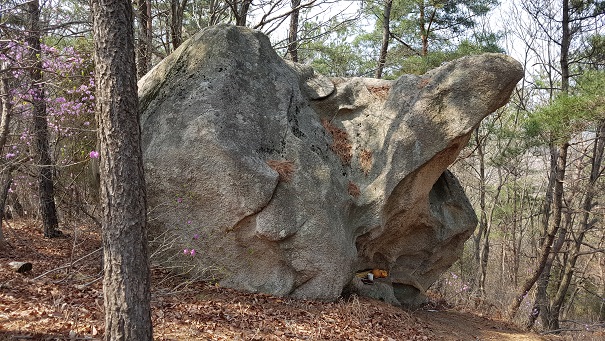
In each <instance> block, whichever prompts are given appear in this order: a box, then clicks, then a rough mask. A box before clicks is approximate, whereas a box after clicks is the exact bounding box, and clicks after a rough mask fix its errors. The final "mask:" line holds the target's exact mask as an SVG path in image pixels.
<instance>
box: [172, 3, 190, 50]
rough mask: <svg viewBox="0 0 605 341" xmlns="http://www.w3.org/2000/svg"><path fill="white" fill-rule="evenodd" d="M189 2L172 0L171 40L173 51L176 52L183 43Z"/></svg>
mask: <svg viewBox="0 0 605 341" xmlns="http://www.w3.org/2000/svg"><path fill="white" fill-rule="evenodd" d="M186 6H187V0H183V2H182V3H180V2H179V0H170V38H171V40H172V49H173V51H174V50H176V49H177V48H178V47H179V46H181V44H182V43H183V14H184V11H185V7H186Z"/></svg>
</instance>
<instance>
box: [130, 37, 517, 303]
mask: <svg viewBox="0 0 605 341" xmlns="http://www.w3.org/2000/svg"><path fill="white" fill-rule="evenodd" d="M522 75H523V70H522V67H521V65H520V64H519V63H518V62H516V61H515V60H514V59H512V58H510V57H507V56H505V55H501V54H484V55H479V56H470V57H464V58H461V59H458V60H455V61H452V62H450V63H447V64H445V65H443V66H441V67H439V68H437V69H435V70H432V71H430V72H428V73H426V74H424V75H422V76H415V75H405V76H402V77H400V78H399V79H397V80H395V81H387V80H377V79H369V78H327V77H324V76H322V75H319V74H316V73H315V72H314V71H313V69H311V68H310V67H308V66H304V65H300V64H292V63H288V62H286V61H284V60H282V59H281V58H280V57H279V56H278V55H277V54H276V53H275V51H274V50H273V49H272V47H271V44H270V41H269V39H268V38H267V37H266V36H264V35H263V34H262V33H260V32H258V31H254V30H251V29H248V28H244V27H235V26H228V25H219V26H214V27H210V28H208V29H205V30H203V31H201V32H200V33H198V34H197V35H195V36H194V37H192V38H191V39H189V40H188V41H186V42H185V43H183V44H182V45H181V46H180V47H179V48H178V49H177V50H176V51H175V52H174V53H172V54H171V55H170V56H168V57H167V58H165V59H164V60H163V61H162V62H161V63H160V64H158V65H157V66H156V67H155V68H154V69H153V70H151V71H150V72H149V73H148V74H147V75H146V76H145V77H144V78H143V79H141V80H140V81H139V98H140V101H141V126H142V131H143V158H144V164H145V171H146V181H147V194H148V202H149V207H150V226H151V228H152V235H153V236H154V241H153V243H152V247H153V248H154V250H155V253H156V255H157V257H158V258H157V259H158V260H159V261H160V262H162V263H163V264H165V265H168V266H172V267H176V268H178V269H180V271H183V272H187V273H189V274H191V275H194V276H201V277H203V278H212V279H215V280H218V281H219V282H220V285H223V286H228V287H233V288H238V289H244V290H248V291H253V292H265V293H269V294H274V295H284V296H285V295H288V296H293V297H299V298H309V299H327V300H331V299H335V298H337V297H339V296H340V295H341V294H342V292H343V290H347V291H355V292H358V293H360V294H364V295H368V296H373V297H377V298H381V299H384V300H387V301H389V302H391V303H393V304H407V305H415V304H418V303H421V301H422V299H423V297H424V296H423V294H424V292H425V290H426V289H427V288H428V287H429V286H430V285H431V284H432V283H433V282H434V281H435V280H436V279H437V278H438V277H439V275H440V274H441V273H442V272H444V271H445V270H446V269H447V268H448V267H450V266H451V264H452V263H454V262H455V261H456V260H457V259H458V258H459V257H460V255H461V252H462V247H463V243H464V242H465V240H466V239H467V238H468V237H469V236H470V235H471V233H472V231H473V230H474V228H475V226H476V223H477V219H476V216H475V214H474V212H473V209H472V207H471V205H470V204H469V202H468V199H467V198H466V196H465V194H464V192H463V190H462V188H461V186H460V184H459V183H458V181H457V180H456V178H455V177H454V176H453V175H452V174H451V173H450V172H449V171H447V167H448V166H449V165H450V164H451V163H452V162H453V161H454V160H455V159H456V157H457V155H458V154H459V152H460V151H461V149H462V148H463V147H464V146H465V145H466V143H467V142H468V139H469V136H470V134H471V132H472V131H473V129H474V128H475V127H476V126H477V125H478V124H479V123H480V121H481V120H482V119H483V118H484V117H485V116H486V115H488V114H490V113H492V112H493V111H495V110H496V109H498V108H499V107H501V106H503V105H504V104H505V103H506V102H507V101H508V98H509V96H510V94H511V92H512V90H513V89H514V87H515V85H516V83H517V82H518V81H519V80H520V79H521V77H522ZM191 249H194V250H196V253H195V255H193V256H192V255H191V251H190V250H191ZM184 250H187V253H185V252H184ZM371 268H379V269H385V270H388V272H389V276H388V277H387V278H385V279H381V281H380V282H378V281H377V282H376V285H373V286H368V285H364V284H362V283H361V282H360V280H359V278H357V277H355V273H356V272H357V271H359V270H363V269H371Z"/></svg>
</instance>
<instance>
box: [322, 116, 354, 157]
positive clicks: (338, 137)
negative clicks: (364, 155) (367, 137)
mask: <svg viewBox="0 0 605 341" xmlns="http://www.w3.org/2000/svg"><path fill="white" fill-rule="evenodd" d="M321 124H322V125H323V127H324V128H325V129H326V131H327V132H328V133H329V134H330V135H331V136H332V145H331V146H330V149H332V151H333V152H334V154H336V155H338V157H339V158H340V161H341V162H342V164H343V165H348V164H350V163H351V158H352V157H353V152H352V149H353V146H352V145H351V142H350V141H349V134H348V133H347V131H346V130H344V129H340V128H338V127H337V126H335V125H334V124H333V123H332V122H330V121H329V120H327V119H325V118H322V119H321Z"/></svg>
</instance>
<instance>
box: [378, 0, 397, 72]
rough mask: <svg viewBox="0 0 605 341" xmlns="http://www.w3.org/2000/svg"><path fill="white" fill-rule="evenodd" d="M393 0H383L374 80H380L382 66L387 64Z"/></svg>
mask: <svg viewBox="0 0 605 341" xmlns="http://www.w3.org/2000/svg"><path fill="white" fill-rule="evenodd" d="M392 7H393V0H385V2H384V12H383V14H382V46H381V47H380V55H379V56H378V66H377V67H376V72H375V73H374V77H375V78H382V72H383V71H384V65H385V64H386V62H387V53H388V51H389V39H390V37H391V8H392Z"/></svg>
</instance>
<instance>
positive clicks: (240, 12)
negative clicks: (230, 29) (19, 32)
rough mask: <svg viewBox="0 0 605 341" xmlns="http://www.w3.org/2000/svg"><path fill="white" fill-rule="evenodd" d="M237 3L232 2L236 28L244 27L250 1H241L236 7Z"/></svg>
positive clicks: (235, 0) (235, 1) (234, 0)
mask: <svg viewBox="0 0 605 341" xmlns="http://www.w3.org/2000/svg"><path fill="white" fill-rule="evenodd" d="M237 3H238V1H237V0H233V4H234V9H235V11H234V12H235V13H234V14H235V25H236V26H246V21H247V19H248V11H249V10H250V4H251V3H252V0H242V3H241V4H240V5H239V7H238V6H237Z"/></svg>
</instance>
